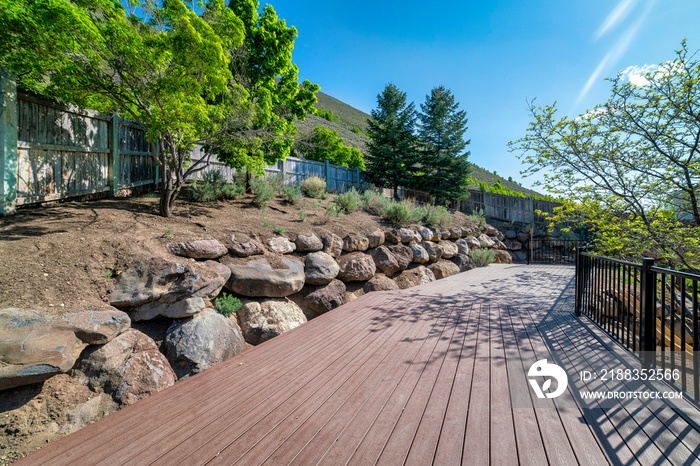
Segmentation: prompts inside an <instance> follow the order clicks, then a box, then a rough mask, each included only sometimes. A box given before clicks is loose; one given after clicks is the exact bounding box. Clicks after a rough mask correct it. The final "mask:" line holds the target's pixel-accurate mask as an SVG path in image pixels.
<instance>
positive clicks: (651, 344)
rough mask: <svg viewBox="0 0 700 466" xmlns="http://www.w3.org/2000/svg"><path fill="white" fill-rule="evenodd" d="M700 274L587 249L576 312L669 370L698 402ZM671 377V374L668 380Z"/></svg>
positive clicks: (647, 362) (647, 361)
mask: <svg viewBox="0 0 700 466" xmlns="http://www.w3.org/2000/svg"><path fill="white" fill-rule="evenodd" d="M698 282H700V275H693V274H689V273H685V272H680V271H677V270H671V269H665V268H661V267H656V266H655V265H654V259H646V258H645V259H643V261H642V263H641V264H639V263H635V262H629V261H623V260H618V259H611V258H609V257H603V256H598V255H595V254H590V253H587V252H580V253H579V254H578V255H577V258H576V312H577V314H585V315H587V316H588V317H590V318H591V319H592V320H593V321H594V322H596V323H597V324H598V325H599V326H600V327H602V328H603V329H604V330H605V331H606V332H607V333H608V334H610V335H611V336H612V337H613V338H615V339H616V340H617V341H618V342H619V343H621V344H622V345H623V346H625V347H626V348H628V349H629V350H631V351H632V352H634V353H636V354H637V355H639V356H640V358H641V360H642V363H643V364H644V366H646V367H648V368H655V369H659V370H661V373H662V374H669V375H670V377H664V379H665V380H666V381H668V382H671V383H672V384H674V385H676V386H677V387H680V388H681V389H682V390H683V391H684V392H685V394H686V395H687V396H688V397H689V398H691V399H692V400H693V401H694V402H695V403H696V404H698V401H699V400H700V387H699V384H700V372H698V371H699V370H700V361H699V359H698V356H699V354H698V349H699V348H700V341H699V337H700V335H699V334H698V330H699V325H700V307H698V292H699V289H698ZM668 379H670V380H668Z"/></svg>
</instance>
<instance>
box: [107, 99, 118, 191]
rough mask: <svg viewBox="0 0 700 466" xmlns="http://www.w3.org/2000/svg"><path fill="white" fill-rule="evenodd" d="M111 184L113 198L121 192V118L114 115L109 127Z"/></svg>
mask: <svg viewBox="0 0 700 466" xmlns="http://www.w3.org/2000/svg"><path fill="white" fill-rule="evenodd" d="M109 159H110V160H109V184H110V187H111V194H112V197H116V196H117V193H118V192H119V175H120V173H119V171H120V170H119V116H118V115H117V114H116V113H115V114H114V115H112V121H111V122H110V125H109Z"/></svg>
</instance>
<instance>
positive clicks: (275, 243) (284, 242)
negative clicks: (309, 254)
mask: <svg viewBox="0 0 700 466" xmlns="http://www.w3.org/2000/svg"><path fill="white" fill-rule="evenodd" d="M267 245H268V246H269V247H270V249H271V250H272V251H273V252H276V253H277V254H289V253H290V252H294V251H295V250H296V248H297V245H296V244H294V243H292V242H291V241H289V240H288V239H287V238H285V237H284V236H275V237H274V238H270V239H269V240H267Z"/></svg>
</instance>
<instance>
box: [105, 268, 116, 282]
mask: <svg viewBox="0 0 700 466" xmlns="http://www.w3.org/2000/svg"><path fill="white" fill-rule="evenodd" d="M102 276H103V277H104V279H105V280H111V279H113V278H114V272H113V271H112V270H109V269H104V270H103V271H102Z"/></svg>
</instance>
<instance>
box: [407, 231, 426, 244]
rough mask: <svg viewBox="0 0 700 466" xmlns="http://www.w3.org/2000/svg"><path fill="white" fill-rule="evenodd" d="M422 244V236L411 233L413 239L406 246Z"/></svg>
mask: <svg viewBox="0 0 700 466" xmlns="http://www.w3.org/2000/svg"><path fill="white" fill-rule="evenodd" d="M422 242H423V235H421V234H420V233H419V232H418V231H414V232H413V239H412V240H411V242H410V243H408V244H409V246H410V245H412V244H420V243H422Z"/></svg>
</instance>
